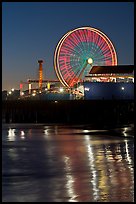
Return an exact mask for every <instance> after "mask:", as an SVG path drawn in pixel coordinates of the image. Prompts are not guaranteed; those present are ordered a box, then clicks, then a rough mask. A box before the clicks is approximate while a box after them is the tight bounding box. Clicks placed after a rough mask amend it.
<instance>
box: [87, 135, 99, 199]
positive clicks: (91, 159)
mask: <svg viewBox="0 0 136 204" xmlns="http://www.w3.org/2000/svg"><path fill="white" fill-rule="evenodd" d="M85 142H86V147H87V153H88V158H89V164H90V165H89V166H90V169H91V172H92V178H91V183H92V185H93V192H94V193H93V195H94V200H96V201H97V200H98V198H99V189H98V188H97V185H96V184H97V174H96V170H95V165H94V155H93V151H92V147H91V145H90V137H89V135H85Z"/></svg>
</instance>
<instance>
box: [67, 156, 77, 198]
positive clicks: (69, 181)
mask: <svg viewBox="0 0 136 204" xmlns="http://www.w3.org/2000/svg"><path fill="white" fill-rule="evenodd" d="M64 162H65V165H66V171H67V174H66V179H67V183H66V188H67V193H68V195H69V197H70V199H69V200H68V202H78V200H76V197H77V195H76V194H75V193H74V186H73V183H74V182H75V180H74V178H73V176H72V175H70V172H71V164H70V158H69V157H67V156H64Z"/></svg>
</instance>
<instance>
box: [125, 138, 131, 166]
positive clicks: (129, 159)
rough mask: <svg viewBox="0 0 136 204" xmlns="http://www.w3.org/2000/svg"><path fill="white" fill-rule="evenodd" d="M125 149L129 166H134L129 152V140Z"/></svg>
mask: <svg viewBox="0 0 136 204" xmlns="http://www.w3.org/2000/svg"><path fill="white" fill-rule="evenodd" d="M125 148H126V158H127V161H128V163H129V164H131V165H132V160H131V157H130V155H129V152H128V149H129V147H128V141H127V140H125Z"/></svg>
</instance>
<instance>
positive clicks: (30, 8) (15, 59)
mask: <svg viewBox="0 0 136 204" xmlns="http://www.w3.org/2000/svg"><path fill="white" fill-rule="evenodd" d="M84 26H90V27H94V28H96V29H100V30H101V31H102V32H103V33H105V34H106V35H107V36H108V38H109V39H110V40H111V41H112V43H113V45H114V47H115V50H116V52H117V56H118V64H120V65H121V64H134V3H133V2H112V3H111V2H101V3H100V2H96V3H94V2H85V3H83V2H56V3H55V2H43V3H42V2H29V3H27V2H24V3H21V2H11V3H10V2H7V3H6V2H5V3H4V2H3V3H2V90H5V89H6V90H10V89H11V88H12V87H14V88H16V89H19V84H20V81H21V80H22V81H27V79H28V78H32V79H36V78H37V79H38V63H37V60H39V59H43V60H44V64H43V69H44V79H45V78H48V79H57V77H56V74H55V71H54V66H53V56H54V50H55V47H56V45H57V43H58V41H59V40H60V38H61V37H62V36H63V35H64V34H65V33H66V32H68V31H69V30H73V29H75V28H78V27H84Z"/></svg>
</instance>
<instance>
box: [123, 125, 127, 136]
mask: <svg viewBox="0 0 136 204" xmlns="http://www.w3.org/2000/svg"><path fill="white" fill-rule="evenodd" d="M127 130H128V128H127V127H125V128H124V130H123V135H124V136H125V137H127V133H126V132H127Z"/></svg>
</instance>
